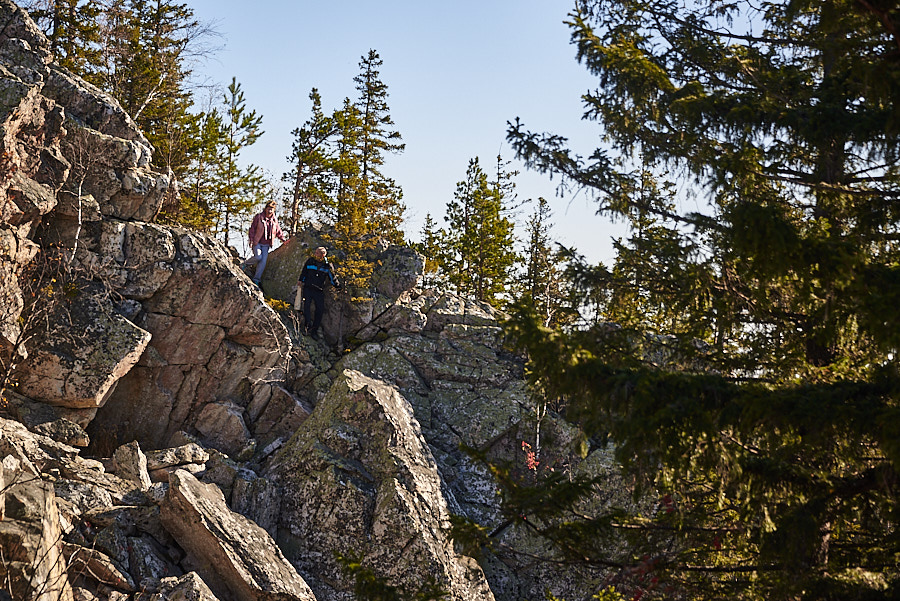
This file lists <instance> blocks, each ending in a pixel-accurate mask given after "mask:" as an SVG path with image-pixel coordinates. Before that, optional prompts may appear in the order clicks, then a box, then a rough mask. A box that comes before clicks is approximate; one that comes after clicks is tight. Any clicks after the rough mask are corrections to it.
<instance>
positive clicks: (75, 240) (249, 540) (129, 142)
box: [0, 0, 608, 601]
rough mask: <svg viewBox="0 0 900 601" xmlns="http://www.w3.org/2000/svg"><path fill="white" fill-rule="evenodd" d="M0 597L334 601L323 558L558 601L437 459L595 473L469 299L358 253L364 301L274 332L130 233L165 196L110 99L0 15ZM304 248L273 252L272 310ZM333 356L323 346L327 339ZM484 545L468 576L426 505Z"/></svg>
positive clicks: (174, 234) (240, 302)
mask: <svg viewBox="0 0 900 601" xmlns="http://www.w3.org/2000/svg"><path fill="white" fill-rule="evenodd" d="M0 22H2V23H3V27H2V28H0V122H2V133H0V273H2V278H0V303H2V304H0V359H2V364H0V368H2V373H0V375H2V377H3V382H4V385H5V390H4V393H3V399H2V402H3V405H2V416H3V417H2V418H0V518H2V519H0V551H2V555H0V557H2V559H0V564H2V565H0V576H2V578H0V589H5V591H6V592H7V593H8V594H9V595H10V596H11V597H12V598H13V599H40V600H42V601H43V600H45V599H46V600H48V601H49V600H50V599H53V600H56V599H65V600H69V599H78V600H92V599H101V600H107V599H109V600H116V601H119V600H123V599H134V600H137V599H154V600H163V599H173V600H174V599H221V600H223V601H227V600H232V599H233V600H244V599H260V600H261V599H278V600H286V599H304V600H306V599H318V600H320V601H327V600H344V599H347V600H349V599H355V598H356V594H355V592H354V580H353V578H352V577H350V576H349V575H348V571H347V569H346V566H345V565H344V563H342V562H341V561H339V560H338V559H337V557H338V554H340V555H342V556H344V557H349V558H353V559H354V560H355V561H358V562H359V563H360V565H362V566H363V567H364V568H365V569H366V570H368V571H370V572H371V573H372V574H374V575H375V576H377V577H379V578H382V579H385V581H386V582H387V583H388V584H390V585H392V586H395V587H399V588H401V589H403V590H406V591H417V590H419V589H420V588H421V587H422V586H423V585H426V586H429V587H437V588H440V589H441V590H443V591H445V593H446V598H448V599H454V600H460V601H462V600H482V599H483V600H489V599H502V600H509V601H513V600H517V599H540V598H543V597H544V594H545V591H546V590H550V591H552V592H553V593H554V594H556V595H560V596H565V597H567V598H569V599H578V598H582V597H584V596H585V594H587V592H589V591H591V590H592V589H593V588H594V586H595V585H596V579H597V578H598V577H599V574H598V573H591V572H579V571H577V570H574V569H568V568H567V569H566V570H565V571H562V570H558V569H556V568H554V567H553V566H554V564H553V563H546V562H540V561H537V560H536V559H535V558H536V556H537V555H539V554H540V553H543V552H545V551H547V549H545V548H543V547H542V546H541V543H540V541H538V540H531V539H529V538H528V536H527V535H524V534H523V533H522V532H520V531H517V530H515V529H513V528H511V527H510V526H509V524H504V523H502V515H501V511H500V506H499V500H498V498H497V495H496V488H497V487H496V483H495V482H494V481H493V479H492V476H491V475H490V474H489V473H488V471H487V470H486V469H485V468H484V467H482V466H481V465H479V464H478V463H476V462H474V461H473V460H471V459H470V457H469V456H468V455H467V454H465V453H463V452H462V451H461V450H460V448H461V446H463V445H464V446H467V447H470V448H474V449H478V450H479V451H481V452H483V453H485V454H487V455H488V456H491V457H494V458H499V459H504V460H508V461H512V462H521V461H522V459H523V454H522V443H523V441H526V440H527V441H532V442H535V443H536V440H535V437H536V436H537V432H540V437H541V440H544V441H550V440H552V441H553V442H554V444H553V447H552V449H553V450H552V451H551V450H550V447H549V444H548V449H547V451H546V452H545V454H544V455H543V456H542V458H541V461H542V466H543V469H551V468H552V469H558V470H561V471H565V470H576V469H578V470H584V469H592V470H595V472H597V473H600V472H603V470H606V469H608V468H607V464H608V462H607V459H606V457H605V455H603V454H602V453H599V452H595V453H593V454H591V455H589V456H588V457H587V458H586V459H584V458H583V457H582V456H581V455H582V454H583V453H581V452H576V451H580V449H581V445H580V444H579V443H580V442H581V440H580V434H579V432H578V431H577V430H576V429H574V428H573V427H572V426H570V425H568V424H566V423H565V422H564V421H562V420H559V419H556V418H555V417H554V416H553V415H547V414H545V413H543V412H539V411H538V407H536V406H535V404H534V402H533V401H532V399H531V397H530V395H529V393H528V390H527V389H526V386H525V383H524V380H523V366H522V364H521V362H520V361H519V360H518V359H517V358H516V357H514V356H512V355H510V354H509V353H508V351H507V350H506V349H505V348H504V345H503V340H502V334H501V330H500V327H499V318H500V316H499V315H497V314H496V313H495V312H494V311H493V309H491V307H489V306H487V305H484V304H481V303H476V302H472V301H468V300H466V299H463V298H459V297H457V296H455V295H452V294H447V293H441V292H437V291H430V290H422V289H420V288H419V287H418V280H419V276H420V275H421V270H422V263H423V261H422V257H421V256H419V255H417V254H416V253H415V252H413V251H411V250H410V249H408V248H403V247H397V246H382V247H377V248H376V249H375V251H373V253H374V254H373V256H372V258H371V259H372V261H373V262H374V263H375V264H376V271H375V277H374V279H373V281H374V282H375V283H374V285H373V290H372V295H371V301H369V302H367V303H363V304H362V305H360V304H358V303H357V304H354V305H350V304H346V303H343V302H341V301H340V300H339V299H334V300H333V301H332V302H331V303H330V304H329V314H328V316H327V317H326V320H325V323H324V329H325V332H326V337H325V340H313V339H310V338H308V337H303V336H299V335H297V333H296V332H297V330H298V329H299V328H297V327H296V326H297V323H296V321H297V316H296V315H295V314H294V313H293V312H291V311H285V312H282V313H277V312H276V311H274V310H273V309H272V308H271V307H270V305H269V304H267V302H266V301H265V298H264V297H263V295H262V294H261V293H260V291H259V290H258V289H257V288H256V287H254V286H252V285H251V283H250V281H249V280H248V279H247V278H246V276H245V275H244V274H243V273H242V272H241V271H240V269H239V268H238V267H237V266H236V263H235V259H234V257H233V255H232V253H231V252H230V251H229V250H228V249H226V248H224V247H223V246H222V245H221V244H220V243H219V242H217V241H216V240H213V239H210V238H209V237H208V236H205V235H202V234H198V233H196V232H192V231H188V230H185V229H181V228H177V227H171V226H166V225H162V224H159V223H154V217H155V215H156V214H157V212H158V211H159V207H160V206H161V203H162V200H163V198H164V196H165V194H166V193H167V191H168V189H169V187H170V185H171V182H170V178H169V176H168V175H166V174H160V173H155V172H154V171H153V170H152V169H151V168H150V158H151V156H152V155H151V153H152V148H150V145H149V144H148V143H147V140H146V139H145V137H144V136H143V135H142V134H141V132H140V131H139V130H138V129H137V127H136V126H135V125H134V123H133V121H132V120H131V119H130V118H129V116H128V115H127V114H125V113H124V111H122V109H121V108H120V107H119V105H118V104H117V103H116V101H115V100H114V99H112V98H110V97H108V96H106V95H104V94H103V93H102V92H101V91H99V90H97V89H95V88H93V87H92V86H90V85H89V84H87V83H85V82H83V81H81V80H79V79H78V78H76V77H73V76H72V75H71V74H69V73H67V72H65V71H64V70H63V69H61V68H60V67H58V66H57V65H56V64H55V63H54V62H53V57H52V56H51V54H50V52H49V50H48V44H47V41H46V40H45V39H44V38H43V37H42V35H41V34H40V33H39V32H38V31H37V29H36V28H35V26H34V25H33V23H32V22H31V21H30V20H29V18H28V17H27V15H26V14H25V13H24V12H23V11H22V10H20V9H19V8H18V7H17V6H16V5H15V4H13V3H12V2H10V1H9V0H0ZM316 236H317V233H316V232H314V231H313V232H309V233H308V236H306V237H298V238H295V239H293V240H292V241H291V242H289V243H288V244H286V245H285V246H283V247H282V248H280V249H279V250H278V251H276V252H275V253H273V255H272V256H271V258H270V268H269V269H268V270H267V278H266V279H265V280H264V282H263V287H264V289H265V291H266V294H267V295H268V296H269V297H271V298H280V299H281V300H284V301H287V302H291V301H292V300H293V290H292V286H293V284H294V282H295V280H296V274H297V271H299V264H301V263H302V261H303V260H304V259H305V257H306V256H307V250H308V248H309V247H311V246H314V245H315V244H317V237H316ZM337 341H341V342H344V343H345V344H343V345H342V346H341V347H340V348H339V350H340V351H341V352H340V354H338V353H337V352H336V349H335V346H334V343H335V342H337ZM453 514H456V515H462V516H465V517H467V518H469V519H472V520H474V521H476V522H478V523H479V524H482V525H483V526H485V527H486V528H489V529H490V530H492V531H494V535H495V537H496V539H497V540H498V543H499V544H500V546H505V547H506V548H507V549H514V550H517V551H518V552H511V553H507V554H505V555H502V556H501V555H492V554H490V553H484V554H483V555H482V556H481V557H480V558H479V560H478V561H476V560H475V559H473V558H472V557H468V556H465V555H463V554H462V553H460V552H459V550H458V549H456V548H455V546H454V543H453V541H452V540H451V539H450V537H449V535H448V530H447V526H448V525H449V522H450V518H451V515H453Z"/></svg>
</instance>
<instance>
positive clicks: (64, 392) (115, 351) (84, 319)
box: [16, 286, 150, 409]
mask: <svg viewBox="0 0 900 601" xmlns="http://www.w3.org/2000/svg"><path fill="white" fill-rule="evenodd" d="M51 294H52V293H48V296H50V297H49V298H47V299H46V301H45V302H47V303H56V304H55V309H54V311H53V312H52V313H50V317H51V318H52V321H50V322H49V323H52V324H53V325H52V326H48V327H46V328H40V329H34V330H32V334H33V335H35V338H33V339H32V340H31V343H30V344H31V346H32V347H33V350H32V353H31V358H30V360H29V361H26V362H22V363H20V364H19V366H18V369H17V371H16V378H17V380H18V390H19V392H20V393H21V394H23V395H25V396H27V397H29V398H31V399H35V400H38V401H41V402H44V403H48V404H50V405H59V406H62V407H68V408H72V409H87V408H97V407H100V406H102V405H103V403H104V402H105V401H106V399H107V397H108V396H109V394H110V392H111V391H112V389H113V388H114V387H115V385H116V384H117V383H118V381H119V379H120V378H122V376H124V375H125V374H127V373H128V371H129V370H130V369H131V368H132V367H133V366H134V365H135V364H136V363H137V361H138V358H139V357H140V356H141V354H142V353H143V352H144V349H145V348H146V347H147V344H148V343H149V342H150V333H149V332H147V331H145V330H142V329H141V328H139V327H137V326H135V325H134V324H133V323H131V322H130V321H128V320H127V319H125V318H124V317H122V316H121V315H119V314H117V313H116V312H115V310H114V309H113V305H112V303H111V302H110V300H109V298H108V297H107V296H106V293H105V291H101V290H98V289H97V287H96V286H85V287H84V288H83V289H82V290H80V291H79V290H75V291H74V292H72V294H74V295H75V298H74V299H73V300H72V301H71V302H68V301H67V300H66V299H62V300H56V299H54V298H53V297H52V296H51ZM55 294H57V295H59V294H60V293H59V292H56V293H55Z"/></svg>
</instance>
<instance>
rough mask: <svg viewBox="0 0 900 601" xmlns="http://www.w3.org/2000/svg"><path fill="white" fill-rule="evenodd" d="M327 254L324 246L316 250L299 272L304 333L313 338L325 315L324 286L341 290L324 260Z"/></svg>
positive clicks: (335, 277)
mask: <svg viewBox="0 0 900 601" xmlns="http://www.w3.org/2000/svg"><path fill="white" fill-rule="evenodd" d="M327 252H328V251H326V250H325V247H324V246H320V247H319V248H317V249H316V253H315V256H313V257H310V258H309V259H307V260H306V263H304V264H303V270H302V271H301V272H300V280H299V282H298V285H302V286H303V297H302V298H303V320H304V322H305V324H306V333H307V334H309V335H310V336H315V335H316V332H318V331H319V326H320V325H321V324H322V315H324V314H325V286H326V285H327V284H329V283H330V284H331V285H332V286H334V287H335V288H337V289H338V290H340V289H341V283H340V282H339V281H338V278H337V276H336V275H335V273H334V271H333V270H332V269H331V264H329V263H328V260H327V259H326V258H325V255H326V253H327ZM313 304H315V306H316V307H315V311H316V312H315V316H313V314H312V308H313V307H312V305H313Z"/></svg>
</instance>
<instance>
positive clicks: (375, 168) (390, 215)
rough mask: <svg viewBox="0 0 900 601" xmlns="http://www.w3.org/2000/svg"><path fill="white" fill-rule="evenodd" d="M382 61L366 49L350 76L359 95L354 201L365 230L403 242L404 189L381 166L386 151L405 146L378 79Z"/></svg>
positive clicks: (384, 88) (398, 149) (357, 102)
mask: <svg viewBox="0 0 900 601" xmlns="http://www.w3.org/2000/svg"><path fill="white" fill-rule="evenodd" d="M382 64H383V61H382V60H381V58H380V57H379V56H378V53H377V52H375V50H369V53H368V55H366V56H364V57H362V59H361V60H360V63H359V70H360V72H359V74H358V75H357V76H356V77H355V78H354V79H353V81H355V82H356V91H357V92H358V93H359V97H358V99H357V101H356V109H357V111H358V113H359V132H358V134H357V136H356V144H357V160H358V162H359V187H358V189H357V190H356V195H357V200H356V202H357V203H359V204H360V206H362V207H365V208H364V211H365V212H366V214H367V220H368V221H369V222H370V223H369V225H368V227H367V229H368V230H369V231H371V232H378V233H379V235H381V236H383V237H385V238H387V239H388V240H390V241H391V242H395V243H398V242H402V241H403V233H402V232H401V231H400V226H401V224H402V222H403V213H404V211H405V210H406V207H405V206H404V205H403V203H402V202H401V199H402V198H403V192H402V190H401V189H400V187H399V186H398V185H397V184H396V182H395V181H394V180H393V179H391V178H389V177H387V176H385V175H384V174H383V173H382V172H381V169H382V167H383V166H384V161H385V158H386V156H385V155H386V154H389V153H393V154H396V153H399V152H402V151H403V149H404V148H405V145H404V144H403V143H401V140H402V137H401V135H400V132H399V131H397V130H396V129H394V121H393V119H392V118H391V114H390V107H389V106H388V103H387V99H388V91H387V85H386V84H385V83H384V82H383V81H381V79H380V71H379V68H380V67H381V65H382Z"/></svg>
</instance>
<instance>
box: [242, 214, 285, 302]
mask: <svg viewBox="0 0 900 601" xmlns="http://www.w3.org/2000/svg"><path fill="white" fill-rule="evenodd" d="M275 206H276V205H275V201H274V200H270V201H269V202H267V203H266V206H265V208H264V209H263V210H262V212H260V213H257V214H256V216H255V217H254V218H253V221H252V222H251V223H250V248H252V249H253V256H252V257H250V258H249V259H247V260H246V261H245V263H246V264H247V265H253V264H256V274H255V275H254V276H253V283H254V284H256V285H257V286H259V282H260V280H262V274H263V270H265V268H266V260H267V259H268V258H269V251H270V250H272V244H273V243H274V242H275V238H278V239H279V240H281V241H282V242H286V241H287V238H286V237H285V236H284V232H282V231H281V226H280V225H278V218H277V217H275Z"/></svg>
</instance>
